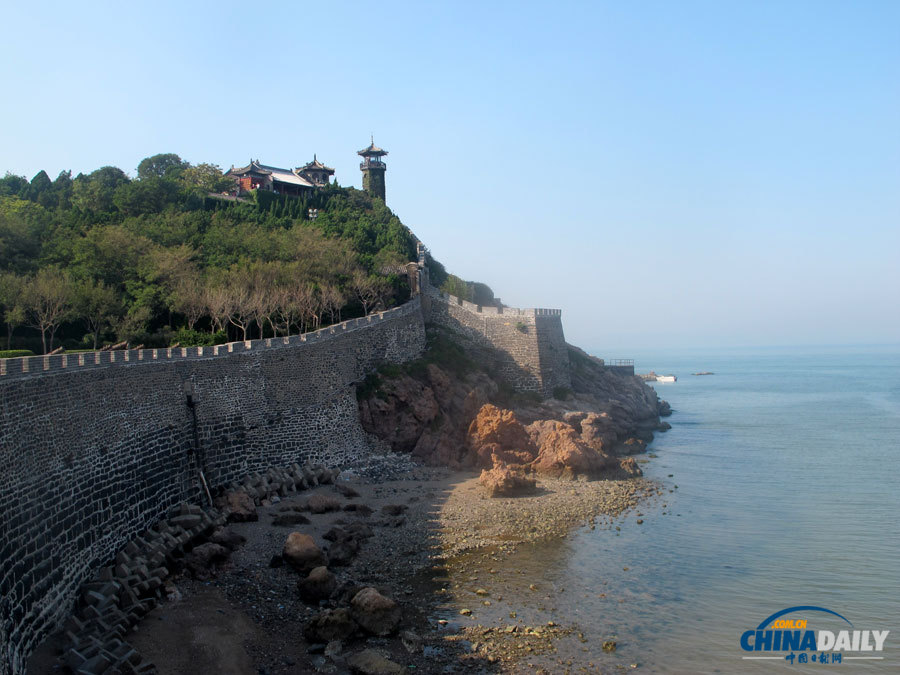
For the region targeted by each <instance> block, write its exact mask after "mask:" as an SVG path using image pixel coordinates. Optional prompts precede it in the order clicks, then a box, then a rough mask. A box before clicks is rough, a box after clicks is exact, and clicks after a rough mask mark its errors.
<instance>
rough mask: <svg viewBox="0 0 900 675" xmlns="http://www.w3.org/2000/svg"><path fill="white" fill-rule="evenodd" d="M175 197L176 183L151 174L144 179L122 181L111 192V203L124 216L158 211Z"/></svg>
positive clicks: (176, 194)
mask: <svg viewBox="0 0 900 675" xmlns="http://www.w3.org/2000/svg"><path fill="white" fill-rule="evenodd" d="M177 199H178V184H177V183H175V182H174V181H171V180H166V179H164V178H156V177H152V176H151V177H149V178H145V179H144V180H139V181H134V182H131V183H122V184H121V185H119V187H117V188H116V191H115V192H114V193H113V204H115V206H116V208H117V209H118V210H119V211H120V212H122V213H123V214H125V215H126V216H137V215H140V214H142V213H159V212H160V211H162V210H163V209H164V208H165V207H166V206H167V205H169V204H172V203H174V202H175V201H177Z"/></svg>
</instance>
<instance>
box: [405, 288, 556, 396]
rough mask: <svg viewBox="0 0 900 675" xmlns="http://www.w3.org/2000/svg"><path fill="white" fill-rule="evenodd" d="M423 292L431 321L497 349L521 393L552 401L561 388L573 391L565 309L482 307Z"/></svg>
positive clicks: (506, 374) (432, 290)
mask: <svg viewBox="0 0 900 675" xmlns="http://www.w3.org/2000/svg"><path fill="white" fill-rule="evenodd" d="M423 287H424V288H425V290H426V293H427V296H428V297H427V301H426V303H425V304H426V306H427V308H428V309H427V312H426V318H427V320H428V321H430V322H433V323H435V324H437V325H440V326H444V327H447V328H450V329H452V330H455V331H458V332H460V333H462V334H464V335H466V336H468V337H469V338H470V339H472V340H473V341H475V342H476V343H477V344H482V345H484V346H486V347H493V348H494V349H497V350H498V351H499V353H500V355H501V371H502V372H501V375H502V376H503V378H504V379H505V380H506V381H507V382H509V384H510V385H512V386H513V387H514V388H515V389H517V390H518V391H533V392H537V393H540V394H542V395H544V396H549V395H550V394H552V393H553V389H554V388H556V387H571V381H570V378H569V353H568V351H567V349H566V340H565V336H564V335H563V328H562V312H561V311H560V310H558V309H516V308H514V307H502V308H498V307H482V306H481V305H476V304H474V303H471V302H466V301H465V300H460V299H459V298H457V297H455V296H452V295H449V294H447V293H441V292H440V291H438V290H437V289H435V288H434V287H433V286H430V285H427V284H424V283H423Z"/></svg>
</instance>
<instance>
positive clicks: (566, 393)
mask: <svg viewBox="0 0 900 675" xmlns="http://www.w3.org/2000/svg"><path fill="white" fill-rule="evenodd" d="M553 398H555V399H556V400H557V401H568V400H569V399H570V398H572V390H571V389H569V388H568V387H553Z"/></svg>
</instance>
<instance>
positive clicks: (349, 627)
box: [303, 607, 357, 643]
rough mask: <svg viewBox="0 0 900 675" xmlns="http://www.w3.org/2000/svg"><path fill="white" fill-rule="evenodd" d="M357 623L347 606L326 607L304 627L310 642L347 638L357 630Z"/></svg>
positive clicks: (304, 633) (305, 634) (304, 632)
mask: <svg viewBox="0 0 900 675" xmlns="http://www.w3.org/2000/svg"><path fill="white" fill-rule="evenodd" d="M356 628H357V626H356V623H355V622H354V621H353V618H352V617H351V616H350V610H349V609H347V608H346V607H339V608H337V609H326V610H324V611H322V612H319V613H318V614H316V615H315V616H313V617H312V618H311V619H310V620H309V621H308V622H307V624H306V626H305V627H304V628H303V636H304V637H305V638H306V639H307V641H308V642H326V643H327V642H331V641H332V640H346V639H347V638H348V637H350V636H351V635H353V634H354V633H355V632H356Z"/></svg>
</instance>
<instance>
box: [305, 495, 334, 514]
mask: <svg viewBox="0 0 900 675" xmlns="http://www.w3.org/2000/svg"><path fill="white" fill-rule="evenodd" d="M341 506H342V504H341V501H340V500H339V499H336V498H335V497H331V496H329V495H313V496H312V497H310V498H309V499H308V500H307V501H306V508H308V509H309V510H310V512H311V513H328V512H329V511H340V510H341Z"/></svg>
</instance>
